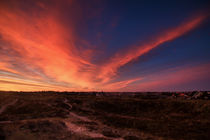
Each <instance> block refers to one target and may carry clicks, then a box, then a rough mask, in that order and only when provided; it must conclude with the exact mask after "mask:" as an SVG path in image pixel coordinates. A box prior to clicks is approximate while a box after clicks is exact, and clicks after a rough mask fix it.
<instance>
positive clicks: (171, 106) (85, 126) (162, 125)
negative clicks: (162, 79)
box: [0, 92, 210, 140]
mask: <svg viewBox="0 0 210 140" xmlns="http://www.w3.org/2000/svg"><path fill="white" fill-rule="evenodd" d="M139 94H140V93H139ZM148 94H149V93H148ZM146 97H147V95H146V96H129V94H128V93H127V94H125V95H123V94H121V95H115V94H110V96H109V94H108V93H107V94H106V96H105V94H104V95H103V96H101V94H89V93H82V94H77V93H56V92H39V93H36V92H34V93H32V92H29V93H26V92H0V139H2V140H4V139H6V140H29V139H30V140H37V139H39V140H144V139H145V140H153V139H154V140H164V139H167V140H168V139H171V140H180V139H190V140H193V139H194V140H200V139H202V140H205V139H206V140H207V139H209V138H210V133H209V132H210V119H209V116H210V101H209V100H203V99H197V100H195V99H190V100H189V99H184V98H176V99H174V98H154V96H148V97H149V98H146Z"/></svg>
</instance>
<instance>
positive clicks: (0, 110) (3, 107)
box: [0, 99, 18, 114]
mask: <svg viewBox="0 0 210 140" xmlns="http://www.w3.org/2000/svg"><path fill="white" fill-rule="evenodd" d="M17 101H18V99H15V100H13V101H12V102H10V103H8V104H5V105H3V106H2V107H1V108H0V114H1V113H3V112H4V111H5V110H6V109H7V108H8V107H9V106H12V105H14V104H15V103H16V102H17Z"/></svg>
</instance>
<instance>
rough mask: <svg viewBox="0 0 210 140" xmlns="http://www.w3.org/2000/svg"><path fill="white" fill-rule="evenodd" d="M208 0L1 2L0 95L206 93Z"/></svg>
mask: <svg viewBox="0 0 210 140" xmlns="http://www.w3.org/2000/svg"><path fill="white" fill-rule="evenodd" d="M208 1H209V0H188V1H187V0H165V1H163V0H162V1H161V0H160V1H156V0H0V90H17V91H40V90H56V91H65V90H68V91H102V90H103V91H189V90H210V20H209V19H210V18H209V17H210V10H209V9H210V2H208Z"/></svg>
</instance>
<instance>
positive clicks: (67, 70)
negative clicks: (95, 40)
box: [0, 1, 93, 87]
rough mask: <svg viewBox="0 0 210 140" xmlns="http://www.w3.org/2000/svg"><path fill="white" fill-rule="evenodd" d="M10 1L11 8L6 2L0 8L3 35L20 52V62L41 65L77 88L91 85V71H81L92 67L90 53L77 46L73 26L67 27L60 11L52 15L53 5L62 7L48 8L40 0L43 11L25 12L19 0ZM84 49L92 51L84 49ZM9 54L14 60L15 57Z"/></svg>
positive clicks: (54, 76) (33, 66)
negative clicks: (19, 4) (89, 75)
mask: <svg viewBox="0 0 210 140" xmlns="http://www.w3.org/2000/svg"><path fill="white" fill-rule="evenodd" d="M10 4H12V6H11V7H12V8H9V7H7V5H6V6H5V5H4V6H5V7H1V9H0V34H1V36H2V39H3V40H4V41H8V42H10V46H8V47H10V48H11V49H12V50H16V52H17V53H18V54H19V55H20V57H21V58H20V59H21V60H20V61H21V62H22V63H24V64H25V65H26V66H30V67H32V68H37V67H38V68H40V69H41V70H42V71H43V72H44V74H45V75H47V76H48V77H50V78H55V79H56V80H57V81H60V82H68V83H69V84H72V85H74V86H78V87H87V86H91V85H90V83H89V81H88V74H87V73H84V72H81V70H84V69H87V68H88V69H91V68H90V67H92V66H93V64H91V62H90V55H89V54H90V53H88V55H85V54H84V53H81V52H80V50H78V48H77V47H76V46H75V37H76V36H75V34H74V29H73V28H74V27H73V26H72V25H69V26H68V27H65V26H66V25H64V24H62V22H61V21H60V17H59V13H55V14H52V13H53V11H55V9H51V8H59V7H49V6H48V7H47V6H46V5H44V3H41V2H39V3H38V6H40V7H38V8H40V9H41V12H38V11H36V10H35V11H31V13H26V12H24V11H21V8H20V7H18V4H17V2H15V1H12V2H11V3H10ZM46 9H47V10H46ZM51 12H52V13H51ZM66 30H68V31H66ZM82 52H90V50H87V49H83V50H82ZM8 57H10V59H13V56H8ZM4 69H5V67H4ZM6 70H8V69H6ZM32 73H33V71H32Z"/></svg>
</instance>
